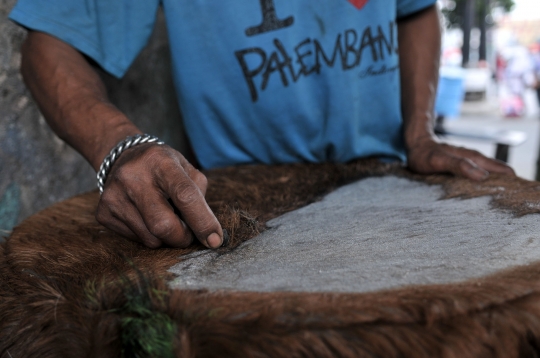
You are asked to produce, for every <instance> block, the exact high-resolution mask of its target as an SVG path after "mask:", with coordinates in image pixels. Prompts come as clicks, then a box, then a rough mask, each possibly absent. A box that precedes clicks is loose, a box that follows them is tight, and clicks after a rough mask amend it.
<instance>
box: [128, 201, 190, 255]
mask: <svg viewBox="0 0 540 358" xmlns="http://www.w3.org/2000/svg"><path fill="white" fill-rule="evenodd" d="M135 201H137V203H136V205H137V208H138V209H139V212H140V214H141V217H142V219H143V221H144V223H145V225H146V227H147V229H148V231H149V232H150V233H151V234H152V235H154V236H155V237H157V238H158V239H159V240H161V241H162V242H163V243H165V244H167V245H169V246H172V247H178V248H185V247H188V246H189V245H190V244H191V243H192V242H193V236H192V233H191V230H189V228H188V227H187V226H186V224H185V223H184V222H183V221H182V220H181V219H180V218H179V217H178V215H176V214H175V213H174V209H173V208H172V207H171V206H170V205H169V203H168V202H167V200H166V199H165V197H163V195H161V194H160V193H158V192H156V191H149V192H148V193H146V194H143V196H142V198H137V199H136V200H135Z"/></svg>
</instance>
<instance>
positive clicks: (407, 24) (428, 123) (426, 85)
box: [398, 5, 441, 149]
mask: <svg viewBox="0 0 540 358" xmlns="http://www.w3.org/2000/svg"><path fill="white" fill-rule="evenodd" d="M398 39H399V55H400V72H401V103H402V104H401V106H402V113H403V124H404V137H405V144H406V147H407V148H408V149H410V148H411V147H413V146H414V145H415V144H416V143H418V142H419V141H422V140H423V139H431V138H433V106H434V101H435V94H436V90H437V81H438V73H439V58H440V47H441V30H440V23H439V14H438V10H437V7H436V6H435V5H434V6H432V7H430V8H428V9H426V10H423V11H421V12H419V13H417V14H414V15H412V16H410V17H408V18H405V19H403V20H400V21H399V22H398Z"/></svg>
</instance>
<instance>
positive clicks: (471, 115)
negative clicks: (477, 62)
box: [445, 85, 540, 180]
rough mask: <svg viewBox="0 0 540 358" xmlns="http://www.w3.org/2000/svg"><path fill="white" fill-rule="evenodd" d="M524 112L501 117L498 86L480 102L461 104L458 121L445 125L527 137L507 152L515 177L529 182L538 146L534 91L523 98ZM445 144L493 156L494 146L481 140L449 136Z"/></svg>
mask: <svg viewBox="0 0 540 358" xmlns="http://www.w3.org/2000/svg"><path fill="white" fill-rule="evenodd" d="M525 104H526V107H527V113H526V114H525V116H523V117H522V118H504V117H503V116H502V114H501V113H500V110H499V102H498V97H497V87H496V86H495V85H493V86H492V87H491V88H490V91H489V92H488V95H487V96H486V98H485V99H483V100H477V101H464V102H463V103H462V106H461V114H460V116H459V117H458V118H455V119H450V120H447V121H446V122H445V126H447V128H449V129H454V130H459V131H467V130H470V131H471V132H472V131H477V130H479V129H484V130H489V131H496V130H515V131H523V132H525V133H526V135H527V140H526V141H525V143H523V144H521V145H519V146H516V147H512V148H511V149H510V152H509V158H508V164H509V165H510V166H511V167H512V168H514V170H515V171H516V174H517V175H518V176H520V177H522V178H525V179H528V180H534V178H535V176H536V170H537V169H536V161H537V159H538V154H539V147H540V113H539V109H538V108H539V105H538V102H537V99H536V94H535V92H534V91H532V90H530V91H528V92H527V93H526V95H525ZM445 141H446V142H448V143H451V144H454V145H459V146H464V147H468V148H472V149H475V150H478V151H479V152H481V153H482V154H484V155H487V156H489V157H494V156H495V148H496V144H495V143H491V142H486V141H482V140H474V139H464V138H456V137H450V138H447V139H445Z"/></svg>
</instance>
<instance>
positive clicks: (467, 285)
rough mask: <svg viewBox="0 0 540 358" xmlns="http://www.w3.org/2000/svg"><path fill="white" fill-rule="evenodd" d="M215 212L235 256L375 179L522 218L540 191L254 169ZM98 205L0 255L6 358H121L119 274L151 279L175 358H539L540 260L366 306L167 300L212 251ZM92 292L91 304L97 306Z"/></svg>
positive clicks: (325, 297) (63, 210)
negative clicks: (174, 275)
mask: <svg viewBox="0 0 540 358" xmlns="http://www.w3.org/2000/svg"><path fill="white" fill-rule="evenodd" d="M207 175H208V178H209V183H210V185H209V190H208V193H207V200H208V202H209V204H210V206H211V207H212V209H213V210H214V212H215V213H216V215H217V216H218V219H219V220H220V222H221V223H222V225H223V227H224V228H226V229H227V230H228V232H229V234H230V236H231V243H230V245H229V246H228V247H227V248H223V249H220V250H222V251H225V250H232V249H234V247H236V246H237V245H238V244H240V243H241V242H243V241H245V240H248V239H250V238H252V237H254V236H255V235H257V234H258V233H259V232H260V231H262V230H264V228H265V225H264V224H265V222H266V221H268V220H269V219H271V218H274V217H276V216H278V215H281V214H283V213H285V212H287V211H290V210H294V209H296V208H298V207H301V206H303V205H306V204H308V203H310V202H313V201H315V200H318V199H319V198H320V197H322V196H323V195H324V194H326V193H328V192H329V191H331V190H332V189H334V188H336V187H338V186H340V185H343V184H345V183H347V182H351V181H353V180H356V179H359V178H363V177H367V176H382V175H397V176H401V177H407V178H410V179H414V180H420V181H424V182H426V183H429V184H440V185H442V187H443V189H444V192H445V193H446V195H445V198H455V197H458V198H463V199H465V198H471V197H476V196H481V195H491V196H492V197H493V201H492V204H493V206H495V207H497V208H500V209H502V210H509V211H510V212H512V213H514V214H515V215H525V214H530V213H538V212H540V186H539V185H538V184H537V183H533V182H527V181H524V180H522V179H517V178H516V179H510V178H505V177H498V176H492V177H491V178H490V179H488V180H487V181H485V182H481V183H476V182H471V181H468V180H465V179H460V178H452V177H449V176H441V175H437V176H427V177H425V176H418V175H414V174H411V173H409V172H408V171H406V170H405V169H403V168H401V167H400V166H399V165H390V164H380V163H378V162H376V161H373V160H363V161H357V162H354V163H351V164H348V165H339V164H317V165H315V164H293V165H282V166H276V167H264V166H247V167H239V168H227V169H219V170H214V171H211V172H209V173H207ZM98 200H99V197H98V194H97V193H95V192H94V193H89V194H84V195H81V196H78V197H75V198H73V199H70V200H68V201H65V202H63V203H60V204H57V205H54V206H52V207H51V208H49V209H46V210H45V211H43V212H41V213H38V214H36V215H34V216H33V217H32V218H30V219H28V220H27V221H25V222H24V223H23V224H21V225H20V226H19V227H18V228H16V229H15V230H14V232H13V234H12V235H11V237H10V238H9V239H8V240H7V242H6V243H4V244H3V245H2V246H0V357H2V358H4V357H10V356H11V357H13V358H15V357H64V356H65V357H84V356H92V357H94V356H95V357H118V356H120V354H121V348H122V347H121V343H120V339H119V337H120V323H119V322H120V319H121V315H120V314H119V313H118V311H114V310H115V309H118V308H119V307H121V306H122V305H123V304H124V302H125V295H124V294H123V291H122V288H121V287H122V286H121V285H119V284H118V277H119V276H127V277H130V278H132V279H133V280H134V281H135V282H136V280H137V272H136V270H135V269H134V268H135V267H136V268H138V269H140V270H141V271H143V272H145V273H146V275H148V276H150V277H152V285H151V288H149V290H151V291H152V290H154V289H156V288H159V289H162V290H165V291H167V292H168V293H167V296H166V297H165V301H164V302H163V303H161V302H157V301H156V302H155V305H154V308H155V310H159V311H162V312H164V313H166V314H167V315H168V316H169V317H171V318H172V319H173V320H174V322H175V323H176V324H177V329H178V334H177V340H176V342H175V347H176V354H177V356H179V357H227V356H229V357H336V356H337V357H363V356H365V357H400V356H417V357H433V356H444V357H484V356H490V357H517V356H524V357H529V356H531V357H534V356H537V354H539V353H540V341H539V337H540V262H539V263H538V264H533V265H529V266H525V267H520V268H517V269H514V270H512V271H508V272H501V273H498V274H496V275H493V276H491V277H486V278H482V279H476V280H471V281H468V282H464V283H460V284H453V285H433V286H421V287H408V288H403V289H397V290H392V291H388V292H375V293H366V294H324V293H279V292H278V293H242V292H207V291H180V290H175V291H170V290H168V288H167V287H166V283H165V282H166V280H167V279H168V278H170V276H169V274H167V273H166V270H167V269H168V268H169V267H170V266H172V265H173V264H175V263H176V262H178V260H179V259H181V256H183V255H185V254H187V253H189V252H193V251H194V250H201V249H203V248H202V246H200V245H193V246H192V247H189V248H187V249H184V250H178V249H167V248H163V249H159V250H150V249H146V248H144V247H142V246H141V245H139V244H136V243H132V242H130V241H127V240H125V239H124V238H121V237H119V236H117V235H115V234H113V233H112V232H110V231H109V230H107V229H105V228H103V227H102V226H100V225H99V224H98V223H97V222H96V221H95V219H94V211H95V207H96V205H97V201H98ZM89 292H91V293H92V294H89Z"/></svg>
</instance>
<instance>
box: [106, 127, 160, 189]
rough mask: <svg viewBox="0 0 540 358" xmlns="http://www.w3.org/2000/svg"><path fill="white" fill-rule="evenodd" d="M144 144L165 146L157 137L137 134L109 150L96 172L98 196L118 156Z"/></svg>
mask: <svg viewBox="0 0 540 358" xmlns="http://www.w3.org/2000/svg"><path fill="white" fill-rule="evenodd" d="M144 143H155V144H159V145H162V144H165V143H164V142H162V141H160V140H159V139H158V138H157V137H155V136H153V135H150V134H137V135H134V136H133V137H127V138H126V139H124V140H123V141H121V142H120V143H118V144H117V145H116V147H114V148H113V149H112V150H111V152H110V153H109V155H107V156H106V157H105V159H103V163H101V166H100V167H99V171H98V172H97V185H98V188H99V192H100V194H103V186H104V185H105V180H106V179H107V175H108V174H109V170H110V169H111V167H112V165H113V164H114V162H115V161H116V159H118V157H119V156H120V154H122V153H123V152H124V151H125V150H126V149H128V148H131V147H134V146H136V145H138V144H144Z"/></svg>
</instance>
